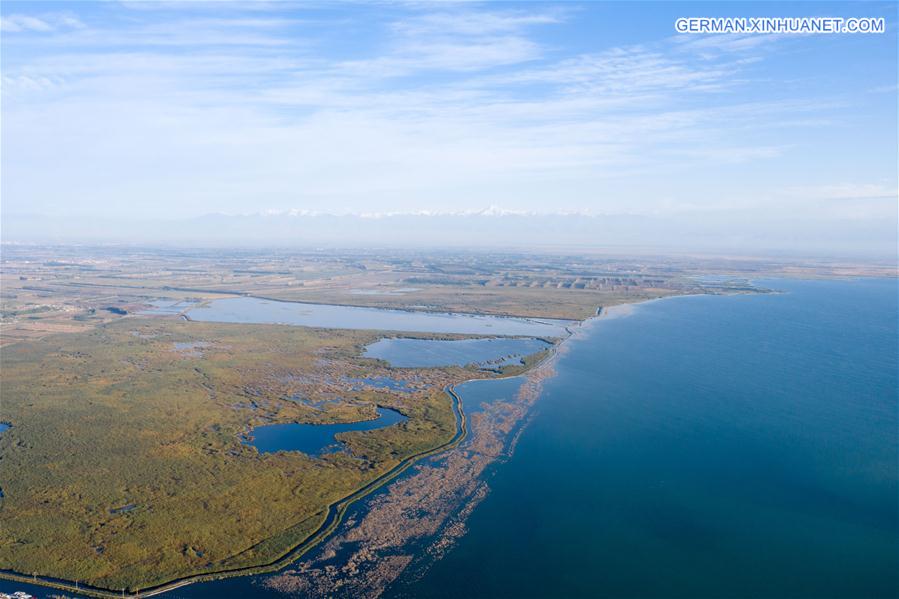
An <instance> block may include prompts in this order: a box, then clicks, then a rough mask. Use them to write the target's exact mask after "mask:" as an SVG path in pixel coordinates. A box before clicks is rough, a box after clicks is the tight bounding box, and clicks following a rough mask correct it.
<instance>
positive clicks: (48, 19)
mask: <svg viewBox="0 0 899 599" xmlns="http://www.w3.org/2000/svg"><path fill="white" fill-rule="evenodd" d="M84 27H85V24H84V23H82V22H81V21H80V20H79V19H77V18H76V17H74V16H72V15H68V14H46V15H41V16H40V17H36V16H32V15H22V14H12V15H6V16H4V17H0V31H5V32H7V33H21V32H38V33H49V32H52V31H57V30H63V29H83V28H84Z"/></svg>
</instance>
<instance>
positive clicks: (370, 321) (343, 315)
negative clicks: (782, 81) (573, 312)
mask: <svg viewBox="0 0 899 599" xmlns="http://www.w3.org/2000/svg"><path fill="white" fill-rule="evenodd" d="M188 316H189V317H190V318H191V320H197V321H200V322H234V323H249V324H287V325H294V326H304V327H322V328H328V329H363V330H369V331H371V330H379V331H403V332H415V333H458V334H466V335H510V336H536V337H563V336H565V335H566V331H565V327H566V326H570V325H571V324H572V323H571V322H570V321H567V320H549V319H540V320H536V319H527V318H511V317H504V316H479V315H475V314H451V313H448V312H414V311H411V310H387V309H382V308H360V307H356V306H334V305H330V304H303V303H298V302H280V301H274V300H267V299H261V298H258V297H231V298H225V299H218V300H213V301H212V302H210V303H208V304H205V305H202V306H198V307H196V308H193V309H192V310H190V312H189V313H188Z"/></svg>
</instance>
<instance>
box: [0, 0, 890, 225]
mask: <svg viewBox="0 0 899 599" xmlns="http://www.w3.org/2000/svg"><path fill="white" fill-rule="evenodd" d="M0 10H2V33H0V35H2V38H0V45H2V48H0V49H2V63H0V70H2V214H3V215H4V217H5V220H6V221H7V222H6V223H5V224H7V223H9V222H12V220H11V219H13V218H15V217H19V216H29V217H42V216H46V217H54V218H62V219H66V218H70V217H71V218H73V219H77V218H81V219H84V218H87V219H90V218H101V217H102V218H107V219H116V218H121V219H131V220H132V221H133V220H135V219H137V220H140V219H149V218H159V217H163V216H164V217H166V218H176V219H177V218H185V219H187V218H194V217H198V216H201V215H206V214H229V215H240V214H270V215H277V214H304V213H307V212H311V213H317V212H326V213H331V214H344V213H352V214H364V215H383V214H392V213H418V212H426V213H453V214H455V213H467V212H478V211H484V210H489V211H490V212H491V213H499V214H501V213H505V212H512V213H536V214H544V213H554V214H555V213H577V214H581V213H582V214H590V215H638V216H652V217H659V218H664V217H669V216H670V217H672V218H679V219H683V218H689V219H695V220H696V221H698V222H701V221H702V220H703V219H708V222H710V223H711V222H714V223H716V225H715V226H721V223H725V225H724V226H726V223H729V222H732V223H734V224H735V226H736V224H739V223H742V224H745V223H747V222H754V221H755V220H758V221H759V222H761V221H762V220H764V221H765V222H772V221H778V220H779V219H780V220H781V221H787V220H790V219H793V220H795V219H803V218H806V217H807V218H809V219H813V220H823V221H827V222H828V223H830V224H831V225H832V224H834V223H839V222H843V221H852V222H853V223H856V224H861V225H862V229H863V228H864V225H865V223H869V224H871V225H872V226H874V225H880V226H882V225H883V222H884V221H888V222H891V223H892V224H893V226H895V223H896V218H897V217H896V204H897V85H896V83H897V55H896V54H897V18H896V17H897V14H896V13H897V5H896V3H895V2H886V3H877V2H868V3H855V2H852V3H837V2H827V3H773V2H763V3H754V4H748V3H747V4H744V3H737V2H722V3H716V2H698V3H673V2H669V3H639V2H630V3H625V2H620V3H598V2H593V3H539V2H528V3H513V2H502V3H478V2H460V3H450V2H441V3H426V2H404V3H383V2H369V3H351V2H347V3H334V2H327V3H325V2H303V3H288V2H254V3H231V2H228V3H226V2H203V3H193V2H180V1H170V2H142V1H127V2H87V3H79V2H60V3H42V2H33V1H29V2H14V1H9V0H4V2H3V4H2V9H0ZM690 16H738V17H751V16H802V17H812V16H842V17H861V16H876V17H885V18H886V23H887V25H886V26H887V31H886V32H885V33H883V34H871V35H848V34H843V35H742V36H739V35H737V36H734V35H695V34H693V35H691V34H678V33H677V32H676V31H675V28H674V22H675V20H676V19H677V18H678V17H690ZM73 222H74V221H73ZM4 236H6V237H9V236H12V237H14V236H15V231H14V230H11V229H10V227H4Z"/></svg>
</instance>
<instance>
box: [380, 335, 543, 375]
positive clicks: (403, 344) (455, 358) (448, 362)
mask: <svg viewBox="0 0 899 599" xmlns="http://www.w3.org/2000/svg"><path fill="white" fill-rule="evenodd" d="M550 347H551V344H549V343H547V342H546V341H543V340H541V339H534V338H518V339H508V338H487V339H458V340H445V339H402V338H399V339H380V340H378V341H376V342H375V343H372V344H371V345H368V346H367V347H366V348H365V353H364V354H363V355H364V356H365V357H366V358H377V359H380V360H386V361H387V362H389V363H390V365H391V366H397V367H401V368H421V367H426V366H431V367H433V366H465V365H467V364H477V365H478V366H481V367H487V366H490V367H499V366H507V365H510V364H519V363H521V359H522V358H523V357H525V356H528V355H530V354H535V353H537V352H541V351H543V350H545V349H549V348H550Z"/></svg>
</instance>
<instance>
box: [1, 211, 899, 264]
mask: <svg viewBox="0 0 899 599" xmlns="http://www.w3.org/2000/svg"><path fill="white" fill-rule="evenodd" d="M2 239H3V241H5V242H39V243H47V242H49V243H97V242H101V243H125V244H142V245H143V244H150V245H152V244H164V245H182V246H207V247H213V246H221V247H254V246H255V247H263V246H264V247H276V246H277V247H310V246H325V247H327V246H340V247H359V246H375V247H447V248H453V247H471V248H489V247H507V248H523V249H552V248H556V249H590V248H593V249H613V248H618V249H622V250H637V249H645V250H660V251H672V250H675V251H715V252H735V253H743V254H767V253H772V252H775V253H794V254H818V255H822V254H827V255H834V256H840V255H847V256H851V255H882V256H893V257H894V258H895V248H896V229H895V223H892V222H878V221H855V222H836V221H832V220H831V221H828V220H814V219H810V218H804V219H798V218H797V219H792V220H784V219H779V220H773V219H767V220H766V219H765V218H764V217H759V216H758V213H757V212H755V213H749V212H747V213H745V214H735V213H733V212H728V213H701V214H680V215H676V216H638V215H587V214H564V213H559V214H553V213H550V214H538V213H519V212H509V211H502V210H498V209H495V208H489V209H485V210H482V211H477V212H460V213H429V212H420V213H383V214H378V213H371V214H327V213H319V212H302V211H289V212H276V213H274V212H269V213H263V214H249V215H225V214H208V215H204V216H199V217H194V218H186V219H170V220H164V219H156V220H144V221H138V220H123V219H115V218H111V217H110V218H102V219H97V218H94V219H88V218H70V217H66V218H62V217H45V216H33V215H32V216H21V215H18V216H17V215H3V219H2Z"/></svg>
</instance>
